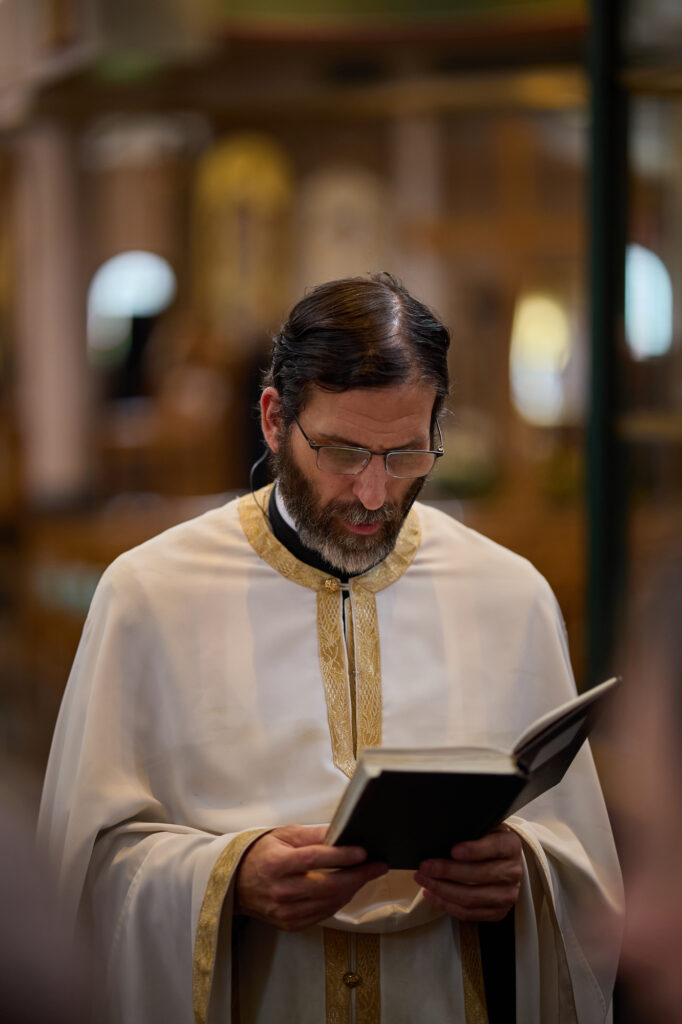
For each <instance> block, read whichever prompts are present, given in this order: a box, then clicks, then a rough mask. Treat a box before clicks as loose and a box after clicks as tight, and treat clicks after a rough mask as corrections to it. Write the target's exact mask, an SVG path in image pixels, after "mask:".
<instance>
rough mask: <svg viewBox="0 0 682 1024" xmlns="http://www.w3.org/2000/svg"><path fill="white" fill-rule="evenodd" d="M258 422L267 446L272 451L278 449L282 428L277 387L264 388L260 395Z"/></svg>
mask: <svg viewBox="0 0 682 1024" xmlns="http://www.w3.org/2000/svg"><path fill="white" fill-rule="evenodd" d="M260 423H261V428H262V430H263V437H264V438H265V441H266V443H267V446H268V448H269V449H270V451H272V452H276V451H278V449H279V437H280V433H281V430H282V403H281V401H280V397H279V391H278V390H277V388H273V387H269V388H265V390H264V391H263V394H262V395H261V396H260Z"/></svg>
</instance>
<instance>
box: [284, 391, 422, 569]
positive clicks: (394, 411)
mask: <svg viewBox="0 0 682 1024" xmlns="http://www.w3.org/2000/svg"><path fill="white" fill-rule="evenodd" d="M434 400H435V393H434V390H433V388H431V387H428V386H426V385H424V384H406V385H401V386H397V387H391V388H381V389H369V388H358V389H354V390H351V391H343V392H340V393H334V392H328V391H322V390H321V389H319V388H313V389H312V391H311V394H310V397H309V400H308V401H307V403H306V405H305V407H304V408H303V409H302V410H301V413H300V415H299V420H300V422H301V426H302V427H303V429H304V430H305V432H306V434H307V435H308V437H309V438H310V439H311V440H312V441H314V442H315V443H316V444H337V445H350V446H354V447H360V448H369V449H371V450H372V451H377V452H385V451H390V450H393V449H400V448H405V449H428V448H431V438H430V434H429V429H430V423H431V410H432V409H433V403H434ZM277 443H278V449H277V452H276V463H277V477H278V480H279V486H280V488H281V493H282V497H283V498H284V502H285V504H286V507H287V509H288V510H289V512H290V514H291V516H292V517H293V519H294V521H295V523H296V526H297V528H298V531H299V536H300V537H301V540H302V541H303V542H304V543H305V544H307V546H308V547H310V548H312V549H313V550H314V551H317V552H318V553H319V554H321V555H322V556H323V557H324V558H325V559H326V560H327V561H328V562H329V563H330V564H331V565H333V566H335V567H336V568H338V569H341V570H343V571H345V572H348V573H358V572H364V571H365V570H366V569H369V568H370V566H372V565H374V564H375V563H376V562H378V561H380V560H381V559H382V558H385V557H386V555H388V554H389V553H390V552H391V551H392V550H393V547H394V546H395V542H396V539H397V536H398V533H399V532H400V527H401V526H402V523H403V521H404V519H405V516H406V515H407V512H408V511H409V508H410V505H411V504H412V502H413V501H414V499H415V497H416V496H417V494H418V493H419V491H420V490H421V488H422V486H423V483H424V481H423V478H418V479H416V480H400V479H396V478H394V477H390V476H388V475H387V473H386V469H385V466H384V460H383V458H381V457H380V456H376V455H375V456H373V457H372V459H371V461H370V463H369V465H368V466H366V467H365V469H364V470H363V471H362V473H359V474H358V475H357V476H336V475H334V474H331V473H324V472H322V471H320V470H319V469H318V468H317V465H316V454H315V452H314V451H313V450H312V449H311V448H310V447H309V445H308V442H307V441H306V439H305V438H304V437H303V434H302V433H301V431H300V430H299V428H298V426H297V425H296V424H295V423H294V424H292V425H291V427H290V428H289V430H288V431H286V432H280V434H279V436H278V442H277Z"/></svg>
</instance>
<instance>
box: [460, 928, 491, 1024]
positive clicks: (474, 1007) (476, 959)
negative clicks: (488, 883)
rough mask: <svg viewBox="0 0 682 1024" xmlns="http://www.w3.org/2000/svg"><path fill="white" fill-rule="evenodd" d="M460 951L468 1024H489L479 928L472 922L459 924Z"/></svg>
mask: <svg viewBox="0 0 682 1024" xmlns="http://www.w3.org/2000/svg"><path fill="white" fill-rule="evenodd" d="M453 926H454V921H453ZM459 949H460V956H461V958H462V984H463V986H464V1014H465V1017H466V1024H488V1007H487V1004H486V1000H485V985H484V983H483V962H482V960H481V945H480V942H479V940H478V927H477V926H476V924H474V923H473V922H471V921H460V922H459Z"/></svg>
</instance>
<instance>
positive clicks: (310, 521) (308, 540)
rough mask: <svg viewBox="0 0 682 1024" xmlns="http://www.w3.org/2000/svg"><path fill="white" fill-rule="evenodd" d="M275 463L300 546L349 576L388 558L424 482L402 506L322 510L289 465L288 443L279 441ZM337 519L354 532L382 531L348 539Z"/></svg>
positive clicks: (348, 505) (342, 504)
mask: <svg viewBox="0 0 682 1024" xmlns="http://www.w3.org/2000/svg"><path fill="white" fill-rule="evenodd" d="M274 462H275V470H276V474H277V482H278V486H279V489H280V493H281V495H282V499H283V501H284V504H285V506H286V509H287V511H288V513H289V515H290V516H291V518H292V519H293V520H294V522H295V524H296V529H297V531H298V535H299V537H300V538H301V540H302V542H303V543H304V544H305V545H306V547H309V548H310V549H311V550H312V551H316V552H317V553H318V555H321V556H322V558H324V560H325V561H326V562H328V563H329V564H330V565H332V566H334V568H336V569H339V570H340V571H341V572H342V573H345V574H348V575H349V576H354V575H357V574H358V573H361V572H366V570H367V569H371V567H372V566H373V565H376V564H377V562H381V561H382V560H383V559H384V558H386V556H387V555H390V553H391V551H393V548H394V547H395V544H396V541H397V539H398V534H399V533H400V530H401V528H402V525H403V523H404V521H405V517H406V516H407V513H408V512H409V510H410V507H411V506H412V503H413V501H414V500H415V498H416V497H417V495H418V494H419V492H420V490H421V489H422V487H423V485H424V480H423V479H421V478H420V479H418V480H415V481H414V483H413V485H412V486H411V487H410V489H409V490H408V492H407V494H406V495H405V498H404V499H403V501H402V503H401V505H395V504H393V503H392V502H385V503H384V504H383V505H382V506H381V508H378V509H366V508H365V507H364V506H363V505H362V504H361V503H360V502H347V501H332V502H329V504H328V505H325V506H324V507H320V505H319V503H318V500H317V497H316V495H315V492H314V490H313V487H312V485H311V484H310V482H309V481H308V480H307V478H306V477H305V476H304V475H303V473H302V472H301V470H300V469H299V468H298V466H297V465H296V463H295V462H294V460H293V457H292V455H291V452H290V449H289V445H288V439H287V438H286V437H283V438H280V445H279V451H278V452H277V453H276V456H275V459H274ZM339 518H341V519H345V520H346V521H347V522H350V523H352V524H354V525H356V526H359V525H364V524H368V523H381V526H380V527H379V529H378V530H377V531H376V532H375V533H372V534H367V535H364V536H363V535H362V534H357V533H350V532H349V531H348V530H346V529H345V528H344V527H343V526H342V525H341V524H340V523H339V522H338V519H339Z"/></svg>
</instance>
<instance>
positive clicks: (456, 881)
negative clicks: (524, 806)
mask: <svg viewBox="0 0 682 1024" xmlns="http://www.w3.org/2000/svg"><path fill="white" fill-rule="evenodd" d="M450 857H451V859H450V860H425V861H422V863H421V864H420V865H419V870H418V871H417V872H416V873H415V876H414V879H415V881H416V882H417V883H418V884H419V885H421V886H422V887H423V889H424V898H425V899H426V900H428V902H429V903H431V904H432V905H433V906H434V907H437V908H438V909H439V910H443V911H445V913H446V914H450V915H451V916H452V917H457V918H459V920H460V921H501V920H502V918H503V917H506V915H507V914H508V913H509V911H510V910H511V908H512V907H513V906H514V904H515V903H516V901H517V899H518V898H519V891H520V889H521V879H522V877H523V866H522V859H521V840H520V839H519V837H518V836H517V834H516V833H515V832H513V831H512V830H511V829H509V828H507V826H506V825H500V826H499V827H498V828H496V829H494V830H493V831H492V832H489V833H488V834H487V835H485V836H483V837H482V838H481V839H475V840H471V841H470V842H466V843H458V844H457V845H456V846H453V847H452V849H451V851H450Z"/></svg>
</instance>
